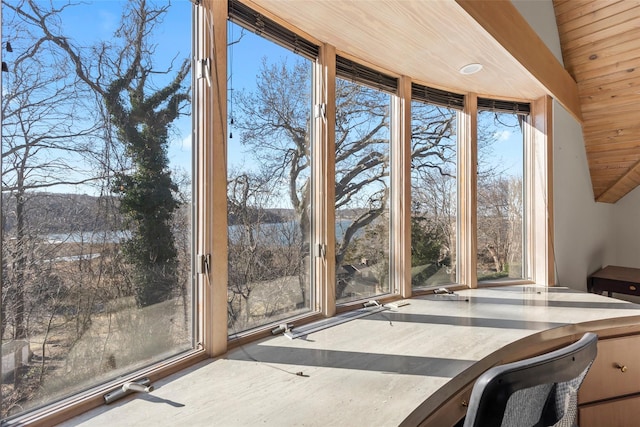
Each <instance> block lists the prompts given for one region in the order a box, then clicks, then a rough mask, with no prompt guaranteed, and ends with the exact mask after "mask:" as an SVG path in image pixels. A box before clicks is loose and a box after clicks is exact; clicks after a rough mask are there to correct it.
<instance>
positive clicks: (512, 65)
mask: <svg viewBox="0 0 640 427" xmlns="http://www.w3.org/2000/svg"><path fill="white" fill-rule="evenodd" d="M241 1H243V2H244V3H248V4H250V5H252V7H254V8H255V9H256V10H258V11H261V12H264V13H266V14H267V15H269V16H272V17H274V18H277V19H278V20H280V21H281V22H282V23H284V24H285V25H287V26H292V27H295V28H296V30H297V31H302V32H303V33H306V34H307V35H308V36H309V37H310V39H311V40H313V41H316V42H318V43H319V44H322V43H328V44H330V45H333V46H335V47H336V49H337V50H338V53H339V54H341V55H344V56H347V57H351V58H353V59H357V60H358V61H364V62H365V63H367V64H368V65H371V66H373V67H380V68H381V69H383V70H388V71H391V72H393V73H396V74H397V75H406V76H410V77H411V78H412V79H414V80H416V81H418V82H422V83H426V84H428V85H430V86H435V87H441V88H443V89H448V90H453V91H456V90H457V91H460V92H462V93H464V92H469V91H472V92H475V93H477V94H479V95H490V96H498V97H503V98H506V99H511V98H516V99H536V98H539V97H541V96H544V95H551V96H553V97H554V98H555V99H556V100H558V101H559V102H560V103H561V104H562V105H563V106H564V107H565V108H566V109H567V110H568V111H569V112H570V113H571V114H573V116H574V117H576V119H578V120H583V122H582V123H583V131H584V139H585V145H586V151H587V158H588V162H589V169H590V173H591V180H592V184H593V191H594V197H595V199H596V200H597V201H601V202H609V203H615V202H616V201H618V200H619V199H620V198H622V197H623V196H624V195H625V194H627V193H628V192H629V191H631V190H632V189H634V188H635V187H636V186H638V185H639V184H640V112H639V110H640V108H639V107H640V0H553V5H554V9H555V13H556V21H557V24H558V30H559V34H560V41H561V45H562V52H563V59H564V68H563V66H562V64H560V63H559V62H558V61H557V60H556V59H555V57H554V56H553V55H552V54H551V53H550V52H549V50H548V49H547V48H546V46H544V43H543V42H542V41H541V40H540V38H539V37H538V36H537V35H536V34H535V32H534V31H533V30H532V29H531V28H530V27H529V26H528V25H527V23H526V21H524V19H523V18H522V17H521V16H520V15H519V14H518V13H517V11H516V9H515V8H514V7H513V6H512V5H511V4H510V2H508V1H505V2H496V1H491V0H487V1H479V0H437V1H436V0H413V1H407V0H367V1H355V0H341V1H328V0H287V1H273V0H241ZM473 62H480V63H482V64H483V65H484V68H483V70H482V72H480V73H477V74H474V75H470V76H469V75H462V74H460V73H459V72H458V70H459V69H460V67H462V66H463V65H466V64H469V63H473ZM576 82H577V85H576Z"/></svg>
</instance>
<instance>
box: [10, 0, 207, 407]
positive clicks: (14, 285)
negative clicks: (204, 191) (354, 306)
mask: <svg viewBox="0 0 640 427" xmlns="http://www.w3.org/2000/svg"><path fill="white" fill-rule="evenodd" d="M35 5H37V7H35ZM191 12H192V5H191V3H190V2H173V3H170V4H169V3H163V2H160V3H158V4H150V3H145V2H141V1H128V0H127V1H109V2H97V3H94V4H88V3H73V4H69V5H66V6H65V5H62V3H59V2H52V3H51V4H49V3H46V4H45V3H42V2H31V1H6V2H3V3H2V37H3V39H2V46H3V49H4V51H3V55H2V56H3V61H4V63H6V64H7V67H6V68H7V72H3V76H2V117H3V121H2V225H3V235H2V322H1V323H2V378H3V381H2V408H1V410H2V417H3V418H6V417H8V416H13V415H17V414H20V413H22V412H23V411H27V410H30V409H32V408H34V407H36V406H41V405H44V404H48V403H51V402H53V401H55V400H58V399H61V398H64V397H66V396H69V395H71V394H73V393H78V392H80V391H83V390H86V389H88V388H90V387H93V386H97V385H99V384H102V383H105V382H107V381H109V380H112V379H114V378H116V377H119V376H122V375H126V374H128V373H130V372H133V371H134V370H136V369H140V368H142V367H146V366H149V365H151V364H153V363H155V362H159V361H161V360H164V359H167V358H169V357H171V356H174V355H177V354H180V353H184V352H186V351H188V350H191V349H193V348H194V346H195V340H194V332H195V331H194V319H193V316H194V311H193V309H192V307H193V304H194V297H193V295H194V294H193V283H192V282H193V280H192V276H193V275H192V244H193V242H192V234H193V232H192V225H191V224H192V221H191V210H192V208H191V206H192V203H191V201H192V191H191V181H192V166H191V165H192V150H191V133H192V131H191V129H192V123H191V117H190V116H191V103H190V98H191V32H190V31H188V30H186V31H175V28H177V27H180V28H188V25H189V24H188V23H189V22H190V20H191ZM45 15H46V17H45ZM96 16H100V17H101V18H100V20H99V25H97V24H96ZM45 32H50V33H51V34H53V36H50V37H47V36H46V35H45ZM9 45H10V48H9Z"/></svg>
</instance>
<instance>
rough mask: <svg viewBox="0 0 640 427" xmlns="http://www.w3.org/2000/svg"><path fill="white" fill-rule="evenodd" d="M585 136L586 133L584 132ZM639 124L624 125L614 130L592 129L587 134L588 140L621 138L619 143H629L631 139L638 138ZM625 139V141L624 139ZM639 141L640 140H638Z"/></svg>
mask: <svg viewBox="0 0 640 427" xmlns="http://www.w3.org/2000/svg"><path fill="white" fill-rule="evenodd" d="M585 134H587V132H585ZM639 135H640V123H635V124H631V123H624V126H622V127H619V128H616V129H613V128H611V129H600V128H598V129H592V130H590V131H589V132H588V136H589V137H590V138H600V139H610V140H612V138H621V139H618V140H619V141H625V140H626V141H629V140H630V139H631V138H639ZM625 138H626V139H625ZM639 139H640V138H639Z"/></svg>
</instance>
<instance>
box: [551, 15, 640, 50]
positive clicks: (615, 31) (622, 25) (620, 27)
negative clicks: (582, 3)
mask: <svg viewBox="0 0 640 427" xmlns="http://www.w3.org/2000/svg"><path fill="white" fill-rule="evenodd" d="M631 12H633V13H627V14H623V16H622V17H618V19H620V20H621V21H622V22H618V23H617V24H615V25H611V23H609V24H610V26H609V27H605V28H603V29H601V30H599V31H596V30H595V29H592V32H587V30H584V31H582V33H581V34H580V37H577V36H578V34H575V32H572V33H574V34H571V37H569V36H568V35H567V34H566V33H564V34H563V35H562V36H561V37H560V38H561V42H562V46H563V49H566V50H568V51H569V50H572V49H577V48H579V47H581V46H584V45H588V44H590V43H595V42H597V41H599V40H604V39H606V38H609V37H624V34H625V33H626V32H628V31H633V30H635V29H637V28H638V27H639V26H640V18H639V17H638V11H637V8H636V9H632V10H631Z"/></svg>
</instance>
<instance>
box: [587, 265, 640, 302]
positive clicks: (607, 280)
mask: <svg viewBox="0 0 640 427" xmlns="http://www.w3.org/2000/svg"><path fill="white" fill-rule="evenodd" d="M587 289H588V290H589V292H593V293H596V294H602V293H603V292H607V294H608V295H609V296H611V294H613V293H614V292H617V293H619V294H628V295H638V296H640V268H629V267H618V266H615V265H608V266H606V267H605V268H602V269H600V270H598V271H596V272H595V273H593V274H592V275H591V276H589V278H588V279H587Z"/></svg>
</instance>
